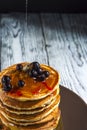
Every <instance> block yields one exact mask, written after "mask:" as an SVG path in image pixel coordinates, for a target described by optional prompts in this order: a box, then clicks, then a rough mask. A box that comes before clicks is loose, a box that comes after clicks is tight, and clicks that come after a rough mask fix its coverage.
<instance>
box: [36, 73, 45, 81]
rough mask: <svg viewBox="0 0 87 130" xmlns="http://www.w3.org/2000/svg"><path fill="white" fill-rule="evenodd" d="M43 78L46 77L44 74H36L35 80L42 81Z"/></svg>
mask: <svg viewBox="0 0 87 130" xmlns="http://www.w3.org/2000/svg"><path fill="white" fill-rule="evenodd" d="M45 78H46V77H45V74H42V75H40V76H38V77H37V79H36V80H37V81H44V80H45Z"/></svg>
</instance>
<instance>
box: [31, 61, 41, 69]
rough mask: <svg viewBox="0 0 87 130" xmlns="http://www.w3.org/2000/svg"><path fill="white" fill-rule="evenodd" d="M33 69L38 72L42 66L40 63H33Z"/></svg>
mask: <svg viewBox="0 0 87 130" xmlns="http://www.w3.org/2000/svg"><path fill="white" fill-rule="evenodd" d="M31 64H32V69H35V70H38V69H39V68H40V64H39V63H38V62H32V63H31Z"/></svg>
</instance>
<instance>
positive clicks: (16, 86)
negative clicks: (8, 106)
mask: <svg viewBox="0 0 87 130" xmlns="http://www.w3.org/2000/svg"><path fill="white" fill-rule="evenodd" d="M7 74H8V75H4V76H3V77H2V89H3V91H5V92H9V93H10V94H12V95H14V96H22V95H23V93H25V92H23V90H24V88H23V87H26V86H27V90H29V91H27V92H29V93H31V94H38V93H39V92H40V91H41V90H43V89H44V88H46V89H48V90H52V88H51V87H50V86H48V85H47V83H46V80H47V79H48V78H49V76H50V73H49V71H48V70H46V69H44V68H42V67H41V66H40V64H39V63H38V62H32V63H30V64H27V65H25V66H23V65H22V64H17V65H16V67H15V70H14V72H12V73H10V74H9V73H7ZM32 85H33V87H32ZM30 87H31V89H30Z"/></svg>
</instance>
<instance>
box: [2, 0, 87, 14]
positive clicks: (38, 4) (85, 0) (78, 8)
mask: <svg viewBox="0 0 87 130" xmlns="http://www.w3.org/2000/svg"><path fill="white" fill-rule="evenodd" d="M25 1H26V0H0V12H5V13H6V12H14V11H16V12H25ZM28 11H29V12H62V13H63V12H64V13H67V12H77V13H78V12H87V0H28Z"/></svg>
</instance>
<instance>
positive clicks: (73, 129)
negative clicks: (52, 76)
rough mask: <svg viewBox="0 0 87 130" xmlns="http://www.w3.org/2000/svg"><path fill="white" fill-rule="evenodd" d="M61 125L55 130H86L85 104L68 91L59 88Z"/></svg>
mask: <svg viewBox="0 0 87 130" xmlns="http://www.w3.org/2000/svg"><path fill="white" fill-rule="evenodd" d="M60 89H61V92H60V94H61V104H60V109H61V112H62V123H63V126H62V125H61V121H60V123H59V126H58V128H57V129H56V130H87V104H86V103H85V102H84V101H83V100H82V99H81V98H80V97H79V96H77V95H76V94H75V93H73V92H72V91H70V90H69V89H67V88H65V87H63V86H60Z"/></svg>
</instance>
